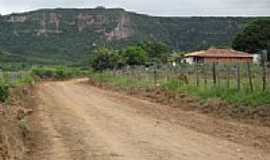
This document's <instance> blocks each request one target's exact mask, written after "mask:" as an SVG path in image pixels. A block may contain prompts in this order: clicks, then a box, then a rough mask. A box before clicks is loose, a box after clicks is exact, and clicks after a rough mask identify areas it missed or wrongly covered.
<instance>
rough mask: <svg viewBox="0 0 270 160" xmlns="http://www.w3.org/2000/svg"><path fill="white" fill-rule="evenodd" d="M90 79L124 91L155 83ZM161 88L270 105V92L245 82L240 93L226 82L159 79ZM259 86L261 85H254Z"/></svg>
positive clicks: (102, 76)
mask: <svg viewBox="0 0 270 160" xmlns="http://www.w3.org/2000/svg"><path fill="white" fill-rule="evenodd" d="M90 78H91V79H94V80H96V81H98V82H102V83H106V84H109V85H111V86H113V87H117V88H120V89H124V90H130V89H147V88H153V87H154V86H155V85H154V81H153V79H151V78H142V79H136V78H135V77H134V76H128V75H113V74H112V73H111V72H103V73H94V72H93V73H91V74H90ZM158 83H159V84H160V85H159V87H160V88H161V89H162V90H164V91H172V92H179V93H180V92H181V93H187V94H189V95H192V96H196V97H200V98H201V99H202V100H209V99H221V100H224V101H226V102H228V103H232V104H238V105H244V106H261V105H266V104H270V92H269V91H265V92H263V91H262V90H261V89H255V90H254V91H253V92H251V91H250V89H249V88H248V85H247V82H246V81H243V84H242V89H241V90H240V91H238V90H236V89H235V86H236V84H235V82H233V81H232V82H231V88H229V89H228V88H226V82H225V81H224V82H222V83H220V85H219V86H218V85H217V86H216V87H214V86H209V85H208V86H206V85H203V84H202V83H201V84H200V86H199V87H197V86H196V85H195V84H194V83H190V84H184V83H183V82H182V81H178V80H167V81H165V80H163V79H159V80H158ZM255 85H259V84H256V83H255V84H254V86H255Z"/></svg>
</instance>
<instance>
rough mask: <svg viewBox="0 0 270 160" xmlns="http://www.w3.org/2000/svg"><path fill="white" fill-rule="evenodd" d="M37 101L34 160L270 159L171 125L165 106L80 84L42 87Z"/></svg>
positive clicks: (172, 117)
mask: <svg viewBox="0 0 270 160" xmlns="http://www.w3.org/2000/svg"><path fill="white" fill-rule="evenodd" d="M38 97H39V102H38V103H39V106H38V111H37V114H36V118H35V121H34V126H35V128H34V130H35V134H36V136H37V137H36V138H37V139H36V142H35V143H34V146H33V148H34V149H33V155H32V156H31V158H32V159H34V160H110V159H113V160H114V159H115V160H159V159H160V160H270V154H269V152H268V153H267V152H266V151H263V150H260V149H258V148H255V147H253V146H250V145H245V143H236V142H233V141H231V140H229V138H222V136H221V137H219V136H216V135H214V134H213V135H211V134H206V133H203V132H199V131H198V130H196V129H192V128H194V127H189V126H188V125H189V123H186V124H185V125H181V123H177V117H176V114H171V113H170V109H169V108H168V107H167V106H161V105H159V104H154V103H150V102H148V101H145V100H140V99H136V98H133V97H129V96H125V95H121V94H119V93H113V92H110V91H105V90H101V89H98V88H95V87H91V86H90V85H87V84H84V83H83V82H82V80H73V81H67V82H46V83H43V84H41V85H40V86H39V89H38ZM172 112H173V111H172ZM183 114H188V113H183ZM192 115H193V114H192ZM178 116H179V114H178ZM180 116H181V115H180ZM183 116H187V115H183ZM199 117H200V118H202V119H203V118H204V116H201V115H199ZM195 118H198V117H196V114H194V116H189V119H195ZM202 119H201V121H203V122H205V124H207V123H208V120H207V118H206V117H205V119H203V120H202ZM184 121H185V120H183V124H184ZM216 123H219V122H218V121H217V122H216ZM192 125H201V126H199V127H201V128H204V127H206V128H210V129H211V126H202V124H196V122H195V121H194V123H192ZM210 129H209V130H210ZM207 130H208V129H207ZM267 131H269V130H267Z"/></svg>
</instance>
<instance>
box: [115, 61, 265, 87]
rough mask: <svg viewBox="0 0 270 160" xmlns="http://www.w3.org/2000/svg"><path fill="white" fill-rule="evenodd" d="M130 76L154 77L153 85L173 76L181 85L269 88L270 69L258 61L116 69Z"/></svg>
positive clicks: (137, 77)
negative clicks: (257, 63)
mask: <svg viewBox="0 0 270 160" xmlns="http://www.w3.org/2000/svg"><path fill="white" fill-rule="evenodd" d="M113 72H114V73H113V74H114V75H125V76H128V77H129V78H130V79H137V80H142V79H144V80H147V81H152V83H153V85H158V84H159V83H166V82H168V81H171V80H177V81H179V84H181V85H193V86H195V87H207V88H209V87H218V88H223V89H235V90H237V91H241V90H244V91H250V92H254V91H259V90H260V91H262V90H263V91H266V90H267V89H269V84H268V81H269V78H270V75H269V74H270V69H269V68H267V67H266V65H265V66H263V65H256V64H234V65H231V64H216V63H213V64H196V65H188V64H179V65H176V66H175V67H173V66H172V65H162V66H151V67H142V66H135V67H134V66H133V67H126V68H123V69H121V70H117V71H113Z"/></svg>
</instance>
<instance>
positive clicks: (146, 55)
mask: <svg viewBox="0 0 270 160" xmlns="http://www.w3.org/2000/svg"><path fill="white" fill-rule="evenodd" d="M171 52H172V49H170V48H169V47H168V46H167V45H166V44H165V43H162V42H154V41H145V42H143V43H139V44H137V45H133V46H129V47H127V48H124V49H120V50H115V49H110V48H97V49H95V50H94V51H92V52H91V58H90V64H91V67H92V68H93V69H94V70H97V71H102V70H106V69H119V68H122V67H124V66H127V65H129V66H136V65H153V64H161V63H167V62H168V58H169V56H170V53H171Z"/></svg>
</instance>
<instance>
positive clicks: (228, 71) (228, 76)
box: [226, 65, 230, 89]
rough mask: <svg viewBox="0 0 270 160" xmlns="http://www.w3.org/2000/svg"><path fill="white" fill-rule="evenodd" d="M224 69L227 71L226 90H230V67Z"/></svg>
mask: <svg viewBox="0 0 270 160" xmlns="http://www.w3.org/2000/svg"><path fill="white" fill-rule="evenodd" d="M226 69H227V76H226V79H227V88H228V89H230V66H229V65H227V67H226Z"/></svg>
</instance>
